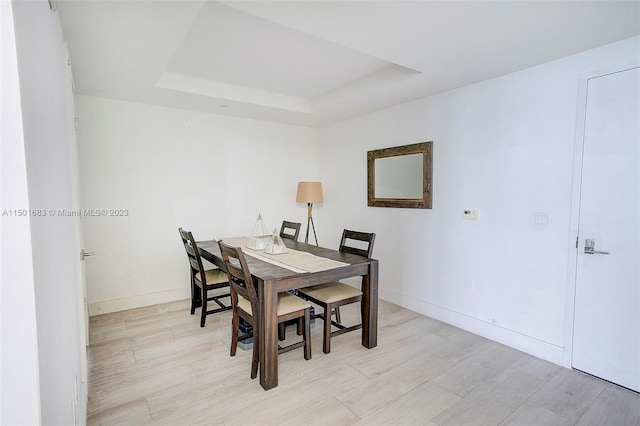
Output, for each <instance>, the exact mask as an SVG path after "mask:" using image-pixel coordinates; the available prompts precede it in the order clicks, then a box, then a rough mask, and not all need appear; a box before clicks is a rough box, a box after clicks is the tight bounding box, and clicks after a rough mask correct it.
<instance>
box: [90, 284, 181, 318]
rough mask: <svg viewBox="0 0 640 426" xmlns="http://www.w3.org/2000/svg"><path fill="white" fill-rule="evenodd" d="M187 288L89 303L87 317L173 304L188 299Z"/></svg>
mask: <svg viewBox="0 0 640 426" xmlns="http://www.w3.org/2000/svg"><path fill="white" fill-rule="evenodd" d="M190 297H191V294H190V290H189V288H177V289H174V290H167V291H160V292H157V293H148V294H139V295H136V296H130V297H123V298H120V299H112V300H103V301H101V302H89V316H91V317H92V316H94V315H102V314H108V313H111V312H119V311H125V310H127V309H134V308H142V307H144V306H151V305H157V304H158V303H166V302H173V301H176V300H183V299H189V298H190Z"/></svg>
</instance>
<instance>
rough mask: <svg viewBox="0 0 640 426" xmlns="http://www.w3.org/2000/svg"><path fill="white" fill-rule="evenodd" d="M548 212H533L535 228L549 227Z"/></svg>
mask: <svg viewBox="0 0 640 426" xmlns="http://www.w3.org/2000/svg"><path fill="white" fill-rule="evenodd" d="M549 216H550V215H549V213H547V212H535V213H533V218H532V219H533V226H535V227H537V228H548V227H549V221H550V219H549Z"/></svg>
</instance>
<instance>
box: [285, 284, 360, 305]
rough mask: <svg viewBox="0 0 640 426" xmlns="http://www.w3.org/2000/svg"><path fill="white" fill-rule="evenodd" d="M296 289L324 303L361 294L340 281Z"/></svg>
mask: <svg viewBox="0 0 640 426" xmlns="http://www.w3.org/2000/svg"><path fill="white" fill-rule="evenodd" d="M298 291H299V292H300V293H302V294H306V295H308V296H309V297H313V298H314V299H316V300H319V301H321V302H324V303H334V302H337V301H339V300H344V299H350V298H352V297H356V296H362V292H361V291H360V290H358V289H357V288H354V287H351V286H350V285H348V284H345V283H341V282H332V283H324V284H318V285H314V286H311V287H305V288H301V289H299V290H298Z"/></svg>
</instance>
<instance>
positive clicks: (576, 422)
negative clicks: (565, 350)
mask: <svg viewBox="0 0 640 426" xmlns="http://www.w3.org/2000/svg"><path fill="white" fill-rule="evenodd" d="M578 371H579V370H578ZM580 373H582V374H586V375H587V376H591V375H590V374H588V373H583V372H582V371H580ZM591 377H594V378H596V379H597V377H595V376H591ZM599 380H600V379H599ZM607 387H608V385H607V386H604V387H603V388H602V389H601V390H600V392H598V394H597V395H596V396H595V397H594V398H593V400H591V402H590V403H589V405H587V406H586V408H585V410H584V411H583V412H582V414H580V417H578V418H577V419H576V420H575V422H574V423H573V424H578V423H579V422H580V419H582V418H583V417H584V416H585V415H586V414H587V413H588V412H589V409H591V406H592V405H593V404H594V403H595V402H596V401H597V400H598V398H600V396H601V395H602V393H603V392H604V391H605V389H607ZM563 417H564V416H563Z"/></svg>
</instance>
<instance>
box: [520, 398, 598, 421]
mask: <svg viewBox="0 0 640 426" xmlns="http://www.w3.org/2000/svg"><path fill="white" fill-rule="evenodd" d="M526 402H528V403H530V404H533V405H535V406H536V407H539V408H542V409H543V410H546V411H549V412H551V413H553V414H555V415H556V416H559V417H562V418H563V419H565V420H566V421H567V422H570V421H572V419H570V418H569V417H567V416H565V415H562V414H561V413H558V412H556V411H554V410H552V409H551V408H549V407H545V406H544V405H541V404H538V403H537V402H534V401H531V399H530V398H529V399H527V401H526ZM523 404H524V403H523ZM590 406H591V405H589V407H590ZM587 411H588V409H587V410H585V413H586V412H587ZM582 415H584V413H583V414H582ZM580 418H582V416H580ZM578 420H579V419H578ZM578 420H575V421H574V422H573V423H572V424H576V423H578Z"/></svg>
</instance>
